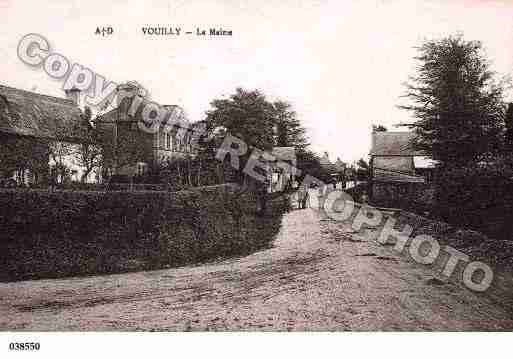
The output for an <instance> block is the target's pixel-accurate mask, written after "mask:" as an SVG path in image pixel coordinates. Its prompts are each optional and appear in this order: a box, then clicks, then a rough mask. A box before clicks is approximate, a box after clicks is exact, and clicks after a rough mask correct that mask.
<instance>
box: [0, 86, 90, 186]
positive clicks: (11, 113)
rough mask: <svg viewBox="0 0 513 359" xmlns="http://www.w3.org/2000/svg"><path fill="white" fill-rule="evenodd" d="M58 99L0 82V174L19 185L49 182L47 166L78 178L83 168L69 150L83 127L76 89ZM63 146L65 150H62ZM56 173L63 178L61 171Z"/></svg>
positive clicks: (82, 130) (79, 139) (82, 134)
mask: <svg viewBox="0 0 513 359" xmlns="http://www.w3.org/2000/svg"><path fill="white" fill-rule="evenodd" d="M66 96H67V98H58V97H53V96H48V95H43V94H38V93H34V92H29V91H24V90H20V89H16V88H13V87H8V86H4V85H0V177H3V178H14V179H15V180H16V181H17V183H18V185H22V184H23V185H35V184H40V183H44V182H46V181H48V179H49V176H50V168H56V167H59V166H57V165H60V167H61V168H66V169H67V171H68V172H67V174H68V175H69V176H72V179H73V178H74V179H79V178H80V176H81V175H82V172H81V171H82V168H81V167H80V166H79V165H77V163H76V162H75V161H73V159H72V156H71V152H73V149H74V148H76V146H79V144H80V143H82V141H83V138H84V131H85V130H86V128H85V127H84V126H85V124H84V122H83V120H82V116H81V114H82V112H81V110H80V108H79V107H78V103H77V99H78V96H77V93H76V91H75V90H68V91H66ZM64 149H66V151H64ZM58 176H61V178H60V179H61V180H62V179H63V178H62V176H63V172H60V173H59V174H58Z"/></svg>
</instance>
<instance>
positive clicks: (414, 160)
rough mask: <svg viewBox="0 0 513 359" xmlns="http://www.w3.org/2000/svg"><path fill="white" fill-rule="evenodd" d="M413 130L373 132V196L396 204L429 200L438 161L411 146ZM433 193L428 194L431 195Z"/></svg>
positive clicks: (378, 201)
mask: <svg viewBox="0 0 513 359" xmlns="http://www.w3.org/2000/svg"><path fill="white" fill-rule="evenodd" d="M413 139H414V134H413V133H411V132H373V133H372V148H371V151H370V169H371V176H370V179H371V188H370V192H371V193H370V194H371V200H373V201H374V202H376V203H386V204H394V203H399V202H404V201H416V200H420V201H421V202H426V201H428V200H429V198H424V197H426V191H425V188H427V186H426V185H427V184H429V183H430V182H431V181H432V178H433V171H434V168H435V164H436V162H435V161H433V160H431V159H429V158H428V157H426V156H425V154H424V153H422V152H420V151H417V150H415V149H414V148H413V146H412V141H413ZM430 195H431V193H429V194H428V195H427V197H429V196H430Z"/></svg>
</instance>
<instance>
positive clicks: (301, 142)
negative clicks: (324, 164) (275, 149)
mask: <svg viewBox="0 0 513 359" xmlns="http://www.w3.org/2000/svg"><path fill="white" fill-rule="evenodd" d="M291 107H292V106H291V105H290V104H289V103H287V102H285V101H276V102H274V103H273V108H274V121H275V129H276V142H275V145H276V146H280V147H294V149H295V150H296V152H298V153H299V152H304V151H306V149H307V147H308V146H309V143H308V139H307V138H306V130H305V129H304V127H303V126H302V125H301V122H300V121H299V120H298V119H297V117H296V112H295V111H293V110H292V108H291Z"/></svg>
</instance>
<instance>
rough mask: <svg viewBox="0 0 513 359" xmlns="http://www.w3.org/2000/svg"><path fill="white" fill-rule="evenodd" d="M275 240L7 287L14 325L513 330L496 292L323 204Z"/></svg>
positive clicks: (4, 319) (2, 297) (3, 298)
mask: <svg viewBox="0 0 513 359" xmlns="http://www.w3.org/2000/svg"><path fill="white" fill-rule="evenodd" d="M274 244H275V245H274V247H273V248H271V249H268V250H265V251H262V252H259V253H255V254H253V255H250V256H247V257H244V258H239V259H231V260H226V261H222V262H219V263H214V264H208V265H202V266H197V267H184V268H178V269H168V270H159V271H152V272H139V273H131V274H121V275H109V276H98V277H87V278H70V279H61V280H39V281H27V282H18V283H8V284H5V283H3V284H0V329H2V330H136V329H137V330H179V331H181V330H282V331H285V330H504V329H510V330H511V329H512V328H513V314H512V313H511V312H510V311H509V309H508V308H507V307H503V306H501V304H500V303H497V302H496V301H491V300H490V299H489V298H487V297H486V295H483V294H476V293H473V292H470V291H469V290H467V289H464V288H462V287H460V286H457V285H455V284H443V283H439V282H437V281H436V280H433V274H432V273H431V272H430V270H429V269H427V268H426V267H423V266H421V265H418V264H415V263H412V262H410V261H408V260H407V259H405V258H403V257H401V256H399V255H398V254H396V253H394V252H393V251H392V250H391V249H390V248H389V247H383V246H380V245H379V244H377V243H375V242H372V241H359V242H357V241H355V240H354V239H353V238H352V236H351V234H350V233H349V226H348V225H345V224H340V223H336V222H331V221H320V220H319V217H318V215H317V212H316V211H314V210H312V209H305V210H296V211H293V212H291V213H289V214H287V215H286V216H285V218H284V221H283V225H282V229H281V232H280V234H279V235H278V238H277V239H276V241H275V243H274Z"/></svg>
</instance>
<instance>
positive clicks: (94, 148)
mask: <svg viewBox="0 0 513 359" xmlns="http://www.w3.org/2000/svg"><path fill="white" fill-rule="evenodd" d="M91 118H92V113H91V109H90V108H89V107H86V108H85V109H84V113H83V114H82V131H81V132H82V134H83V135H82V143H80V144H79V145H78V146H76V147H75V148H74V151H73V155H74V158H75V161H76V163H77V164H78V165H79V166H80V167H82V168H83V169H84V172H83V173H82V177H81V178H80V181H81V182H85V181H86V179H87V177H88V176H89V174H90V173H91V172H93V171H94V170H95V169H99V168H100V167H101V166H102V160H103V157H102V154H103V151H102V142H101V136H100V135H99V133H98V130H96V129H95V128H94V127H93V126H92V124H91Z"/></svg>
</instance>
